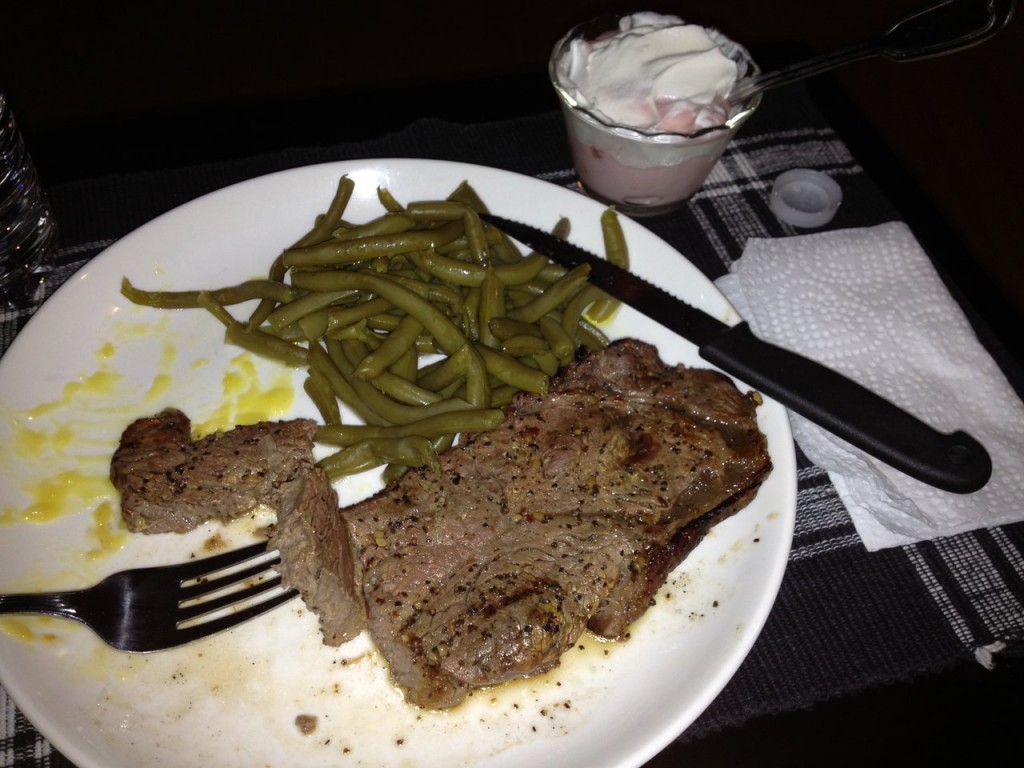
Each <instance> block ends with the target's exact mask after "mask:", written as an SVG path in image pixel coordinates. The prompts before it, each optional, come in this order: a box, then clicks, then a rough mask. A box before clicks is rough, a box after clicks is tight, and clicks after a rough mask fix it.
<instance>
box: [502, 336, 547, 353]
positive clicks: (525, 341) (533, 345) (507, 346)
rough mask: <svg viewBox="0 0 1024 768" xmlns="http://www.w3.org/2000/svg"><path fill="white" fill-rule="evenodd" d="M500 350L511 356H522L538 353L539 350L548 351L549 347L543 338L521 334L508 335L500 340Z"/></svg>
mask: <svg viewBox="0 0 1024 768" xmlns="http://www.w3.org/2000/svg"><path fill="white" fill-rule="evenodd" d="M501 351H502V352H504V353H505V354H506V355H511V356H512V357H524V356H526V355H538V354H540V353H541V352H550V351H551V348H550V347H549V346H548V343H547V341H545V340H544V339H543V338H541V337H539V336H532V335H529V334H524V335H522V336H510V337H509V338H507V339H505V340H504V341H503V342H501Z"/></svg>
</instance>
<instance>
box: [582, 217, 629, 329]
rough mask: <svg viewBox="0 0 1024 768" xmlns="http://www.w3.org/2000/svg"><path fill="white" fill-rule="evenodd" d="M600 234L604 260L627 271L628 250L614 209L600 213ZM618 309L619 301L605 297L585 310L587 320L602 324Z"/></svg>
mask: <svg viewBox="0 0 1024 768" xmlns="http://www.w3.org/2000/svg"><path fill="white" fill-rule="evenodd" d="M601 234H602V237H603V238H604V253H605V258H606V259H608V261H610V262H611V263H612V264H615V265H617V266H620V267H622V268H623V269H628V268H629V250H628V249H627V248H626V237H625V235H624V234H623V232H622V224H621V222H620V221H619V217H618V215H617V214H616V213H615V209H614V208H605V210H604V211H603V212H602V213H601ZM618 308H619V300H618V299H613V298H612V297H611V296H606V297H605V298H602V299H600V300H599V301H596V302H595V303H594V304H592V305H591V306H590V308H589V309H587V318H588V319H589V320H590V321H591V322H592V323H604V322H607V321H608V320H611V318H612V317H613V316H614V315H615V311H616V310H617V309H618Z"/></svg>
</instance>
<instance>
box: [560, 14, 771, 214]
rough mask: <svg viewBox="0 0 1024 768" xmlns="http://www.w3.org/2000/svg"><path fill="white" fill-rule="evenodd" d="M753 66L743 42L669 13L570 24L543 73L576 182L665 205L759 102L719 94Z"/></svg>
mask: <svg viewBox="0 0 1024 768" xmlns="http://www.w3.org/2000/svg"><path fill="white" fill-rule="evenodd" d="M754 71H756V66H755V65H754V63H753V62H752V61H751V59H750V57H749V54H747V52H746V51H745V50H744V49H743V48H742V47H741V46H739V45H737V44H735V43H734V42H732V41H731V40H729V39H727V38H725V37H724V36H722V35H721V34H719V33H718V32H717V31H715V30H712V29H705V28H703V27H701V26H699V25H695V24H686V23H685V22H683V21H682V19H680V18H678V17H675V16H663V15H660V14H655V13H637V14H632V15H627V16H622V17H605V18H603V19H599V20H595V21H594V22H590V23H586V24H582V25H580V26H578V27H576V28H574V29H573V30H572V31H570V32H569V34H568V35H566V36H565V37H564V38H563V39H562V40H561V41H560V42H559V43H558V45H556V47H555V50H554V53H553V54H552V58H551V64H550V75H551V80H552V84H553V85H554V87H555V91H556V92H557V93H558V95H559V97H560V99H561V105H562V110H563V113H564V115H565V119H566V127H567V129H568V137H569V145H570V149H571V151H572V156H573V162H574V164H575V166H576V170H577V173H578V174H579V177H580V181H581V183H582V184H583V186H584V187H585V188H586V189H587V191H588V192H590V193H591V194H592V195H594V196H595V197H598V198H600V199H602V200H604V201H606V202H609V203H613V204H615V205H616V206H618V208H619V209H620V210H622V211H623V212H625V213H628V214H631V215H655V214H660V213H665V212H668V211H669V210H672V209H673V208H674V207H676V206H677V205H679V204H680V203H682V202H683V201H685V200H686V199H688V198H689V197H691V196H692V195H693V194H694V193H695V192H696V191H697V190H698V189H699V188H700V187H701V185H702V184H703V183H704V180H705V179H706V178H707V176H708V174H709V173H710V172H711V169H712V168H713V167H714V165H715V163H716V162H717V161H718V158H719V157H720V156H721V154H722V152H723V151H724V150H725V147H726V145H727V144H728V142H729V140H730V139H731V137H732V135H733V134H734V133H735V131H736V130H737V129H738V128H739V126H740V125H741V124H742V123H743V122H744V121H745V120H746V119H747V118H748V117H749V116H750V114H751V113H752V112H753V111H754V109H755V108H756V106H757V104H758V103H759V97H758V96H755V97H754V98H753V99H752V100H751V101H750V102H748V103H745V104H742V105H739V106H731V105H730V104H729V102H728V101H727V99H726V97H727V95H728V93H729V91H730V89H731V88H732V86H733V84H734V83H735V82H736V80H737V78H739V77H743V76H745V75H747V74H750V73H751V72H754Z"/></svg>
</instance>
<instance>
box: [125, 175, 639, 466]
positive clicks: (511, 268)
mask: <svg viewBox="0 0 1024 768" xmlns="http://www.w3.org/2000/svg"><path fill="white" fill-rule="evenodd" d="M353 189H354V186H353V182H352V180H351V179H350V178H349V177H347V176H344V177H342V179H341V180H340V182H339V184H338V188H337V192H336V193H335V195H334V197H333V199H332V200H331V203H330V205H329V206H328V208H327V211H326V212H324V213H323V214H321V215H319V216H317V218H316V220H315V223H314V225H313V227H312V229H311V230H310V231H309V232H307V233H306V234H305V235H303V236H302V237H301V238H299V239H298V240H297V241H296V242H295V243H294V244H293V245H292V246H290V247H288V248H286V249H284V251H283V252H282V253H281V254H280V255H279V256H278V257H277V259H276V260H275V261H274V263H273V264H272V265H271V267H270V269H269V272H268V275H267V277H266V278H265V279H258V280H249V281H246V282H244V283H241V284H239V285H233V286H226V287H221V288H217V289H208V290H194V291H146V290H142V289H139V288H137V287H135V286H134V285H132V284H131V283H130V282H129V281H128V280H127V279H126V278H125V279H123V281H122V293H123V294H124V295H125V296H126V297H127V298H128V299H130V300H131V301H133V302H135V303H136V304H141V305H145V306H151V307H160V308H166V309H182V308H203V309H205V310H207V311H208V312H210V313H211V314H212V315H213V316H214V317H216V318H218V319H219V320H220V321H221V322H222V323H223V324H224V326H225V339H226V341H227V342H228V343H230V344H234V345H237V346H239V347H242V348H244V349H246V350H249V351H251V352H253V353H255V354H259V355H262V356H265V357H269V358H272V359H274V360H277V361H280V362H281V363H284V364H285V365H289V366H293V367H297V368H302V369H305V370H306V371H307V377H306V379H305V383H304V389H305V391H306V393H307V394H308V395H309V397H310V398H311V400H312V401H313V403H314V404H315V405H316V408H317V410H318V411H319V412H320V415H321V417H322V419H323V422H324V423H323V426H322V427H321V428H320V429H319V430H318V432H317V435H316V439H317V441H318V442H320V443H322V444H325V445H331V446H334V447H335V448H336V449H337V450H335V451H334V452H333V453H331V454H330V455H328V456H327V457H325V458H324V459H322V460H321V462H320V463H321V465H322V466H323V467H324V468H325V469H326V471H327V472H328V474H329V475H330V476H331V478H332V479H337V478H340V477H342V476H345V475H349V474H354V473H357V472H362V471H364V470H368V469H371V468H374V467H380V466H386V469H385V476H384V477H385V481H389V480H391V479H393V478H395V477H397V476H398V475H400V474H401V473H402V472H404V471H405V470H406V469H407V468H409V467H435V468H436V467H437V454H438V453H439V452H441V451H443V450H445V449H446V448H448V447H450V446H451V445H452V444H453V443H454V441H455V439H456V438H457V436H458V435H459V434H460V433H463V432H477V431H484V430H489V429H494V428H495V427H497V426H498V425H499V424H501V422H502V421H503V419H504V414H503V408H504V407H505V406H506V405H508V404H509V403H510V402H511V400H512V398H513V396H514V395H515V394H516V393H517V392H520V391H528V392H535V393H539V394H545V393H546V392H547V390H548V385H549V382H550V378H551V377H552V376H554V375H555V374H556V373H557V372H558V370H559V368H560V367H561V366H563V365H566V364H567V363H569V362H570V361H572V359H573V358H574V356H575V354H576V351H577V350H578V349H579V348H581V347H582V348H587V349H600V348H602V347H604V346H605V345H606V344H607V343H608V340H607V338H606V337H605V335H604V334H603V333H602V332H601V330H600V329H599V328H598V325H599V324H601V323H603V322H606V321H607V320H608V319H610V317H611V316H612V315H613V314H614V312H615V309H616V307H617V303H616V301H615V300H614V299H612V298H611V297H609V296H608V295H607V294H605V293H604V292H603V291H601V290H600V289H598V288H597V287H595V286H593V285H591V284H590V283H588V282H587V277H588V272H589V268H588V267H586V266H583V267H580V268H577V269H572V270H566V269H564V268H562V267H560V266H558V265H556V264H553V263H551V262H550V261H549V260H548V259H547V258H546V257H544V256H542V255H540V254H537V253H528V254H523V253H522V252H521V251H520V250H519V249H518V247H517V246H516V245H515V243H513V242H512V241H511V240H509V238H508V237H507V236H506V235H505V234H504V233H502V232H501V231H499V230H498V229H496V228H494V227H492V226H491V225H489V224H486V223H484V222H482V221H481V219H480V217H479V215H478V213H479V212H485V211H486V210H487V208H486V207H485V206H484V203H483V202H482V201H481V200H480V198H479V196H478V195H477V193H476V191H475V190H474V189H473V188H472V187H471V186H470V185H469V184H468V183H466V182H463V183H462V184H460V185H459V187H458V188H457V189H455V190H454V191H453V192H452V193H451V194H450V195H449V196H448V197H447V198H446V199H444V200H428V201H421V202H412V203H409V204H407V205H402V204H400V203H399V202H398V201H397V200H396V199H395V198H394V197H393V195H392V194H391V193H390V192H389V191H388V190H387V189H384V188H379V189H378V190H377V196H378V199H379V200H380V202H381V205H382V208H383V212H382V213H381V214H380V215H379V216H377V217H376V218H374V219H372V220H370V221H366V222H362V223H352V222H349V221H347V220H346V219H345V210H346V208H347V206H348V203H349V201H350V199H351V196H352V192H353ZM601 228H602V232H603V235H604V244H605V254H606V257H607V258H608V259H609V260H611V261H614V262H615V263H617V264H619V265H620V266H623V267H628V265H629V255H628V251H627V248H626V243H625V239H624V237H623V233H622V228H621V225H620V223H619V219H618V216H617V214H616V212H615V210H614V208H607V209H605V211H604V212H603V213H602V216H601ZM568 230H569V222H568V221H567V220H566V219H564V218H563V219H561V220H560V221H559V222H558V224H557V225H556V228H555V233H556V234H557V235H559V236H560V237H566V236H568ZM253 301H255V302H256V305H255V308H254V309H252V310H251V312H250V313H249V314H248V315H247V316H245V317H243V318H241V319H238V318H236V316H235V314H232V312H231V311H229V310H228V307H232V306H235V305H242V304H246V303H248V302H253ZM339 403H344V404H345V405H346V406H348V407H349V408H350V409H351V410H352V411H353V412H354V413H355V414H356V415H357V416H358V417H359V419H360V420H361V421H362V422H363V423H362V424H344V423H342V415H341V408H340V405H339Z"/></svg>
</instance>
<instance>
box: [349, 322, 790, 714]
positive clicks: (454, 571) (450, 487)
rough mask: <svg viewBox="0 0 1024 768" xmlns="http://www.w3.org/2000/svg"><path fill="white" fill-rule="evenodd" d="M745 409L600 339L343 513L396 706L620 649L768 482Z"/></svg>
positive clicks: (451, 698) (726, 385)
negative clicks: (671, 583) (493, 419)
mask: <svg viewBox="0 0 1024 768" xmlns="http://www.w3.org/2000/svg"><path fill="white" fill-rule="evenodd" d="M757 402H758V399H757V398H756V397H755V396H753V395H744V394H742V393H740V392H739V391H738V390H737V389H736V387H735V386H734V385H733V383H732V382H731V381H730V380H729V379H727V378H726V377H725V376H722V375H721V374H719V373H716V372H713V371H710V370H703V369H689V368H686V367H683V366H675V367H670V366H666V365H665V364H664V363H662V361H661V360H660V359H659V357H658V354H657V350H656V349H655V348H654V347H652V346H650V345H648V344H644V343H642V342H639V341H635V340H624V341H620V342H616V343H614V344H612V345H610V346H609V347H608V348H607V349H605V350H603V351H601V352H596V353H592V354H590V355H588V356H586V357H584V358H582V359H581V360H580V361H578V362H577V363H575V364H573V365H571V366H568V367H567V369H566V370H565V371H563V372H562V373H561V374H560V375H559V376H558V377H557V378H556V379H555V380H554V381H553V382H552V386H551V390H550V392H549V394H548V395H546V396H543V397H542V396H538V395H532V394H528V393H522V394H520V395H518V396H517V397H516V398H515V400H514V402H513V403H512V405H511V406H509V408H508V409H507V412H506V420H505V422H504V424H503V425H502V426H500V427H498V428H497V429H496V430H493V431H490V432H483V433H478V434H474V435H471V436H468V437H467V438H466V439H465V440H464V441H463V442H462V443H461V444H460V445H458V446H456V447H455V448H453V449H451V450H449V451H446V452H445V453H444V454H442V456H441V457H440V464H441V469H440V471H432V470H414V471H410V472H408V473H406V474H405V475H404V476H402V477H401V478H400V479H399V480H398V481H397V482H396V483H395V484H394V485H392V486H389V487H388V488H386V489H385V490H384V491H382V492H381V493H379V494H377V495H376V496H374V497H372V498H370V499H367V500H365V501H363V502H360V503H359V504H356V505H353V506H351V507H348V508H345V509H342V514H343V515H344V517H345V519H346V521H347V522H348V525H349V528H350V529H351V532H352V536H353V539H354V543H355V551H356V553H357V557H359V558H360V559H361V561H362V567H363V577H362V578H363V592H364V596H365V598H366V607H367V611H368V619H367V621H368V627H369V630H370V633H371V635H372V637H373V640H374V642H375V643H376V645H377V647H378V648H379V650H380V651H381V653H382V655H383V656H384V658H385V659H386V660H387V661H388V664H389V666H390V671H391V676H392V678H393V680H394V681H395V682H396V683H397V684H398V685H399V686H400V687H402V688H403V689H404V691H405V694H406V698H407V700H408V701H410V702H412V703H414V704H417V705H420V706H424V707H430V708H446V707H451V706H454V705H456V704H458V703H459V702H460V701H461V700H462V699H463V698H464V697H465V696H466V694H467V693H468V692H469V691H470V690H472V689H474V688H478V687H483V686H489V685H494V684H498V683H501V682H505V681H507V680H510V679H513V678H518V677H525V676H530V675H534V674H537V673H540V672H543V671H546V670H548V669H550V668H552V667H554V666H555V665H557V664H558V661H559V658H560V657H561V655H562V653H564V652H565V651H566V650H567V649H568V648H570V647H571V646H572V645H573V644H574V643H575V642H576V641H577V639H578V638H579V636H580V634H581V633H582V632H583V631H584V630H586V629H589V630H591V631H593V632H595V633H597V634H599V635H602V636H605V637H609V638H615V637H620V636H622V635H624V634H625V633H626V631H627V630H628V627H629V625H630V624H631V623H632V622H633V621H634V620H635V619H636V618H637V617H638V616H640V615H641V614H642V613H643V612H644V611H646V610H647V608H648V606H649V605H650V603H651V600H652V597H653V595H654V594H655V592H656V591H657V590H658V589H659V588H660V587H661V585H662V584H663V583H664V581H665V579H666V578H667V576H668V574H669V573H670V572H671V571H672V570H673V569H674V568H675V567H676V566H677V565H678V564H679V563H680V562H682V560H683V559H684V558H685V557H686V556H687V555H688V554H689V553H690V551H692V549H693V548H694V547H695V546H696V545H697V544H698V543H699V542H700V541H701V539H702V538H703V536H704V534H705V533H706V532H707V530H708V529H709V527H710V526H712V525H713V524H715V523H716V522H718V521H719V520H721V519H723V518H724V517H726V516H728V515H730V514H732V513H734V512H735V511H737V510H738V509H740V508H742V507H743V506H745V505H746V504H747V503H748V502H749V501H750V500H751V499H752V498H753V497H754V495H755V494H756V493H757V489H758V488H759V486H760V484H761V483H762V481H763V479H764V478H765V477H766V476H767V474H768V472H769V471H770V470H771V461H770V458H769V456H768V452H767V448H766V441H765V437H764V435H763V434H762V433H761V432H760V430H759V429H758V426H757V418H756V405H757Z"/></svg>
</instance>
